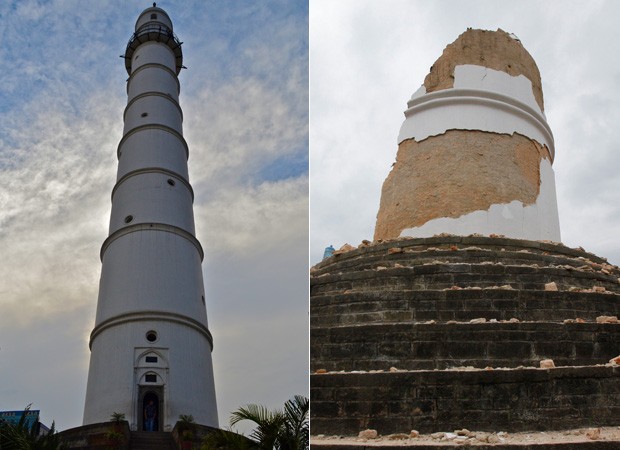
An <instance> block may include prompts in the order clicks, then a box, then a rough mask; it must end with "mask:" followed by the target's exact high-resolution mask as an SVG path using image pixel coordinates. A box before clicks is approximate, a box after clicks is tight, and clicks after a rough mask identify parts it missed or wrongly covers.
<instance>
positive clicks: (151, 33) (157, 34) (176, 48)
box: [121, 22, 185, 74]
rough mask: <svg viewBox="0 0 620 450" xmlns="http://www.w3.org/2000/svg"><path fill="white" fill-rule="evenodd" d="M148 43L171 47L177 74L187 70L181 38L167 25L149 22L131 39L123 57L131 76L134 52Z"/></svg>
mask: <svg viewBox="0 0 620 450" xmlns="http://www.w3.org/2000/svg"><path fill="white" fill-rule="evenodd" d="M148 41H157V42H161V43H163V44H166V45H167V46H168V47H170V49H171V50H172V51H173V53H174V56H175V58H176V72H177V74H178V73H179V72H180V71H181V69H184V68H185V67H184V66H183V52H182V51H181V45H182V44H183V42H181V41H179V38H177V36H176V35H175V34H174V33H173V32H172V30H171V29H170V28H168V27H167V26H166V25H164V24H162V23H160V22H157V23H153V22H149V23H145V24H144V25H142V26H141V27H140V28H138V29H137V30H136V32H135V33H134V34H133V35H132V36H131V38H129V42H127V49H126V50H125V54H124V55H121V56H123V57H124V58H125V68H126V69H127V73H129V74H131V57H132V56H133V53H134V51H135V50H136V49H137V48H138V46H139V45H140V44H144V43H145V42H148Z"/></svg>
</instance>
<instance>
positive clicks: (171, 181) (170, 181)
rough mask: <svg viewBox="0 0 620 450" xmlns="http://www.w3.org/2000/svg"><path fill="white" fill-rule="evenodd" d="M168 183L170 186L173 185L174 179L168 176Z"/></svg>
mask: <svg viewBox="0 0 620 450" xmlns="http://www.w3.org/2000/svg"><path fill="white" fill-rule="evenodd" d="M168 184H169V185H170V186H174V180H173V179H172V178H168Z"/></svg>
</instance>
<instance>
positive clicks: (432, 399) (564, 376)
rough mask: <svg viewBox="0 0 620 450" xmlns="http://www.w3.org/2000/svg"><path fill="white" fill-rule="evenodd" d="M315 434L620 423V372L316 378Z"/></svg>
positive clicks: (484, 372)
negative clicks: (366, 430)
mask: <svg viewBox="0 0 620 450" xmlns="http://www.w3.org/2000/svg"><path fill="white" fill-rule="evenodd" d="M310 378H311V381H310V387H311V388H310V401H311V404H312V434H313V435H318V434H325V435H357V433H358V432H359V431H360V430H364V429H367V428H372V429H376V430H377V431H378V432H379V433H380V434H382V435H386V434H390V433H403V432H407V431H408V430H412V429H415V430H418V431H420V432H421V433H432V432H435V431H445V430H455V429H462V428H467V429H470V430H479V431H496V430H498V429H501V430H504V431H508V432H511V431H528V430H539V431H545V430H554V429H556V430H557V429H567V428H578V427H587V426H592V424H596V425H597V426H605V425H617V420H618V417H620V390H619V386H620V366H609V365H608V366H593V367H588V366H586V367H561V368H555V369H534V368H523V369H510V370H473V371H455V370H441V371H403V372H387V373H337V374H331V373H330V374H313V375H311V377H310Z"/></svg>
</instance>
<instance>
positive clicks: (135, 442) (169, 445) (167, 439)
mask: <svg viewBox="0 0 620 450" xmlns="http://www.w3.org/2000/svg"><path fill="white" fill-rule="evenodd" d="M129 449H130V450H175V449H176V447H175V445H174V441H173V440H172V433H171V432H165V431H160V432H148V431H132V432H131V440H130V442H129Z"/></svg>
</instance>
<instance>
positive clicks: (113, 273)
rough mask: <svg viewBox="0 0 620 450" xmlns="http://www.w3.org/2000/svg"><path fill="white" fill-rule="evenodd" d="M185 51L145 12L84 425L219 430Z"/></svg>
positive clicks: (130, 50) (131, 67) (105, 252)
mask: <svg viewBox="0 0 620 450" xmlns="http://www.w3.org/2000/svg"><path fill="white" fill-rule="evenodd" d="M182 64H183V54H182V51H181V42H179V40H178V39H177V37H176V36H175V35H174V33H173V30H172V22H171V20H170V18H169V17H168V15H167V14H166V12H165V11H164V10H162V9H161V8H158V7H157V6H156V5H155V4H153V7H151V8H147V9H146V10H144V11H143V12H142V13H141V14H140V16H139V17H138V20H137V22H136V26H135V33H134V34H133V36H132V37H131V39H130V40H129V43H128V44H127V49H126V52H125V66H126V68H127V72H128V73H129V79H128V81H127V96H128V99H127V107H126V108H125V112H124V123H125V126H124V130H123V137H122V139H121V141H120V143H119V145H118V160H119V164H118V176H117V181H116V185H115V186H114V189H113V190H112V213H111V218H110V230H109V236H108V238H107V239H106V240H105V242H104V243H103V246H102V248H101V261H102V264H103V266H102V271H101V280H100V286H99V299H98V302H97V316H96V320H95V328H94V329H93V331H92V333H91V336H90V349H91V357H90V367H89V373H88V386H87V391H86V404H85V408H84V424H85V425H86V424H91V423H98V422H105V421H108V420H109V419H110V415H111V414H112V413H115V412H116V413H123V414H125V417H126V419H127V420H128V421H129V423H130V426H131V429H132V430H146V429H147V427H148V424H147V423H146V422H147V420H145V408H146V407H147V405H149V404H151V405H152V406H151V407H150V408H149V414H150V413H151V412H152V411H153V409H154V410H155V413H156V419H155V421H154V425H153V428H154V429H155V430H160V431H169V430H171V429H172V427H173V426H174V424H175V423H176V421H177V420H178V419H179V415H181V414H185V415H192V416H193V417H194V419H195V420H196V422H197V423H200V424H203V425H209V426H213V427H217V426H218V421H217V408H216V403H215V387H214V382H213V368H212V363H211V351H212V349H213V339H212V337H211V333H210V332H209V329H208V326H207V314H206V308H205V297H204V286H203V278H202V270H201V263H202V259H203V251H202V247H201V245H200V243H199V242H198V240H197V239H196V237H195V235H194V234H195V233H194V216H193V209H192V203H193V191H192V187H191V185H190V183H189V178H188V170H187V157H188V147H187V143H186V142H185V139H184V138H183V130H182V121H183V113H182V111H181V107H180V106H179V101H178V100H179V80H178V77H177V76H178V74H179V72H180V70H181V68H182V67H183V65H182Z"/></svg>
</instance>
